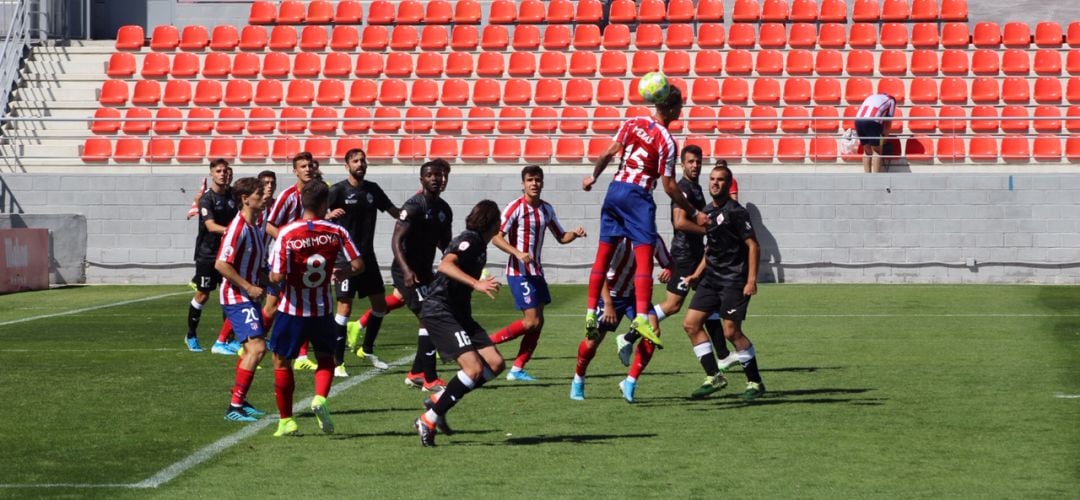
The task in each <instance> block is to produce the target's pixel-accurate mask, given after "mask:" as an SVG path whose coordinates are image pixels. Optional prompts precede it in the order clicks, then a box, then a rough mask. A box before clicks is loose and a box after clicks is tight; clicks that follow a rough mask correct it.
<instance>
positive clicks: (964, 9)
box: [941, 0, 968, 21]
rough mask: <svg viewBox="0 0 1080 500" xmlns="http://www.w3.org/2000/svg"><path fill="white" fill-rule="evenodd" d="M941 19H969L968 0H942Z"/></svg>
mask: <svg viewBox="0 0 1080 500" xmlns="http://www.w3.org/2000/svg"><path fill="white" fill-rule="evenodd" d="M941 20H942V21H967V20H968V5H967V0H942V1H941Z"/></svg>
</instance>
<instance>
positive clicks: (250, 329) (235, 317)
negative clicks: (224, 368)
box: [214, 177, 267, 422]
mask: <svg viewBox="0 0 1080 500" xmlns="http://www.w3.org/2000/svg"><path fill="white" fill-rule="evenodd" d="M232 194H233V197H234V198H235V200H236V202H237V203H238V205H239V206H240V213H239V214H238V216H237V217H234V218H233V220H232V222H230V223H229V226H228V228H226V229H225V235H224V236H223V237H222V239H221V247H220V248H219V249H218V254H217V261H216V262H215V263H214V268H215V269H216V270H217V271H218V272H219V273H220V274H221V276H222V277H223V278H225V281H224V283H223V284H222V287H221V308H222V309H223V310H224V311H225V317H226V321H227V322H229V323H231V324H233V325H238V328H235V333H236V340H237V341H239V342H241V343H242V344H243V346H244V354H243V355H242V356H241V357H240V360H239V362H237V364H236V383H235V385H234V386H233V391H232V400H231V401H230V402H229V408H228V409H227V410H225V420H232V421H236V422H253V421H255V420H256V419H257V418H258V417H261V416H263V415H265V414H266V413H264V412H262V411H259V410H257V409H255V408H254V407H253V406H251V405H250V404H248V402H247V399H246V398H247V393H248V389H249V388H250V387H251V381H252V380H253V379H254V378H255V367H257V366H258V365H259V362H260V361H262V358H263V355H265V354H266V330H265V324H264V319H263V317H262V314H261V311H260V310H259V305H258V301H259V300H260V299H262V297H263V294H264V291H265V290H264V288H263V287H264V286H265V283H266V282H267V279H266V272H265V269H264V263H265V262H266V238H265V235H264V233H263V231H262V229H261V228H260V227H259V226H258V219H259V214H260V213H261V212H262V210H263V208H264V205H265V202H266V197H265V195H266V192H265V190H264V188H263V186H262V184H261V183H260V182H259V180H258V179H256V178H254V177H245V178H243V179H240V180H238V181H236V183H235V184H233V189H232Z"/></svg>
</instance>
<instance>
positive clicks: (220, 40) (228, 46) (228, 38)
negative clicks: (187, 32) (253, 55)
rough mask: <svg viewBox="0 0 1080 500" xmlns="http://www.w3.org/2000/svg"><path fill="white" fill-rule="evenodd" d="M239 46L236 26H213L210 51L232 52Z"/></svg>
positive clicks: (238, 34)
mask: <svg viewBox="0 0 1080 500" xmlns="http://www.w3.org/2000/svg"><path fill="white" fill-rule="evenodd" d="M239 44H240V33H239V32H237V31H236V26H233V25H231V24H219V25H217V26H214V31H213V32H211V35H210V50H220V51H224V52H232V51H233V50H236V46H237V45H239Z"/></svg>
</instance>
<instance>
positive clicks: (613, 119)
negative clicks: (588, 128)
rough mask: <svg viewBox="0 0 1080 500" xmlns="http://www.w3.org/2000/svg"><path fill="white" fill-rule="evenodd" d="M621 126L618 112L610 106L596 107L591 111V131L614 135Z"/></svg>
mask: <svg viewBox="0 0 1080 500" xmlns="http://www.w3.org/2000/svg"><path fill="white" fill-rule="evenodd" d="M621 124H622V122H621V121H620V115H619V111H618V110H617V109H615V108H613V107H611V106H598V107H596V108H595V109H594V110H593V121H592V130H593V132H596V133H602V134H608V133H614V132H615V131H616V130H618V129H619V126H620V125H621Z"/></svg>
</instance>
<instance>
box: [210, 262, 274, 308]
mask: <svg viewBox="0 0 1080 500" xmlns="http://www.w3.org/2000/svg"><path fill="white" fill-rule="evenodd" d="M214 269H217V272H219V273H221V276H222V277H223V278H225V279H227V280H229V281H230V282H232V284H234V285H236V286H238V287H240V289H241V290H243V291H244V292H246V293H247V294H248V298H250V299H251V300H255V301H257V300H259V299H261V298H262V296H263V293H264V290H263V289H262V288H260V287H257V286H255V284H253V283H251V282H250V281H248V280H246V279H244V277H243V276H240V273H239V272H237V270H236V268H235V267H233V266H232V264H229V263H228V262H225V261H223V260H218V261H215V262H214Z"/></svg>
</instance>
